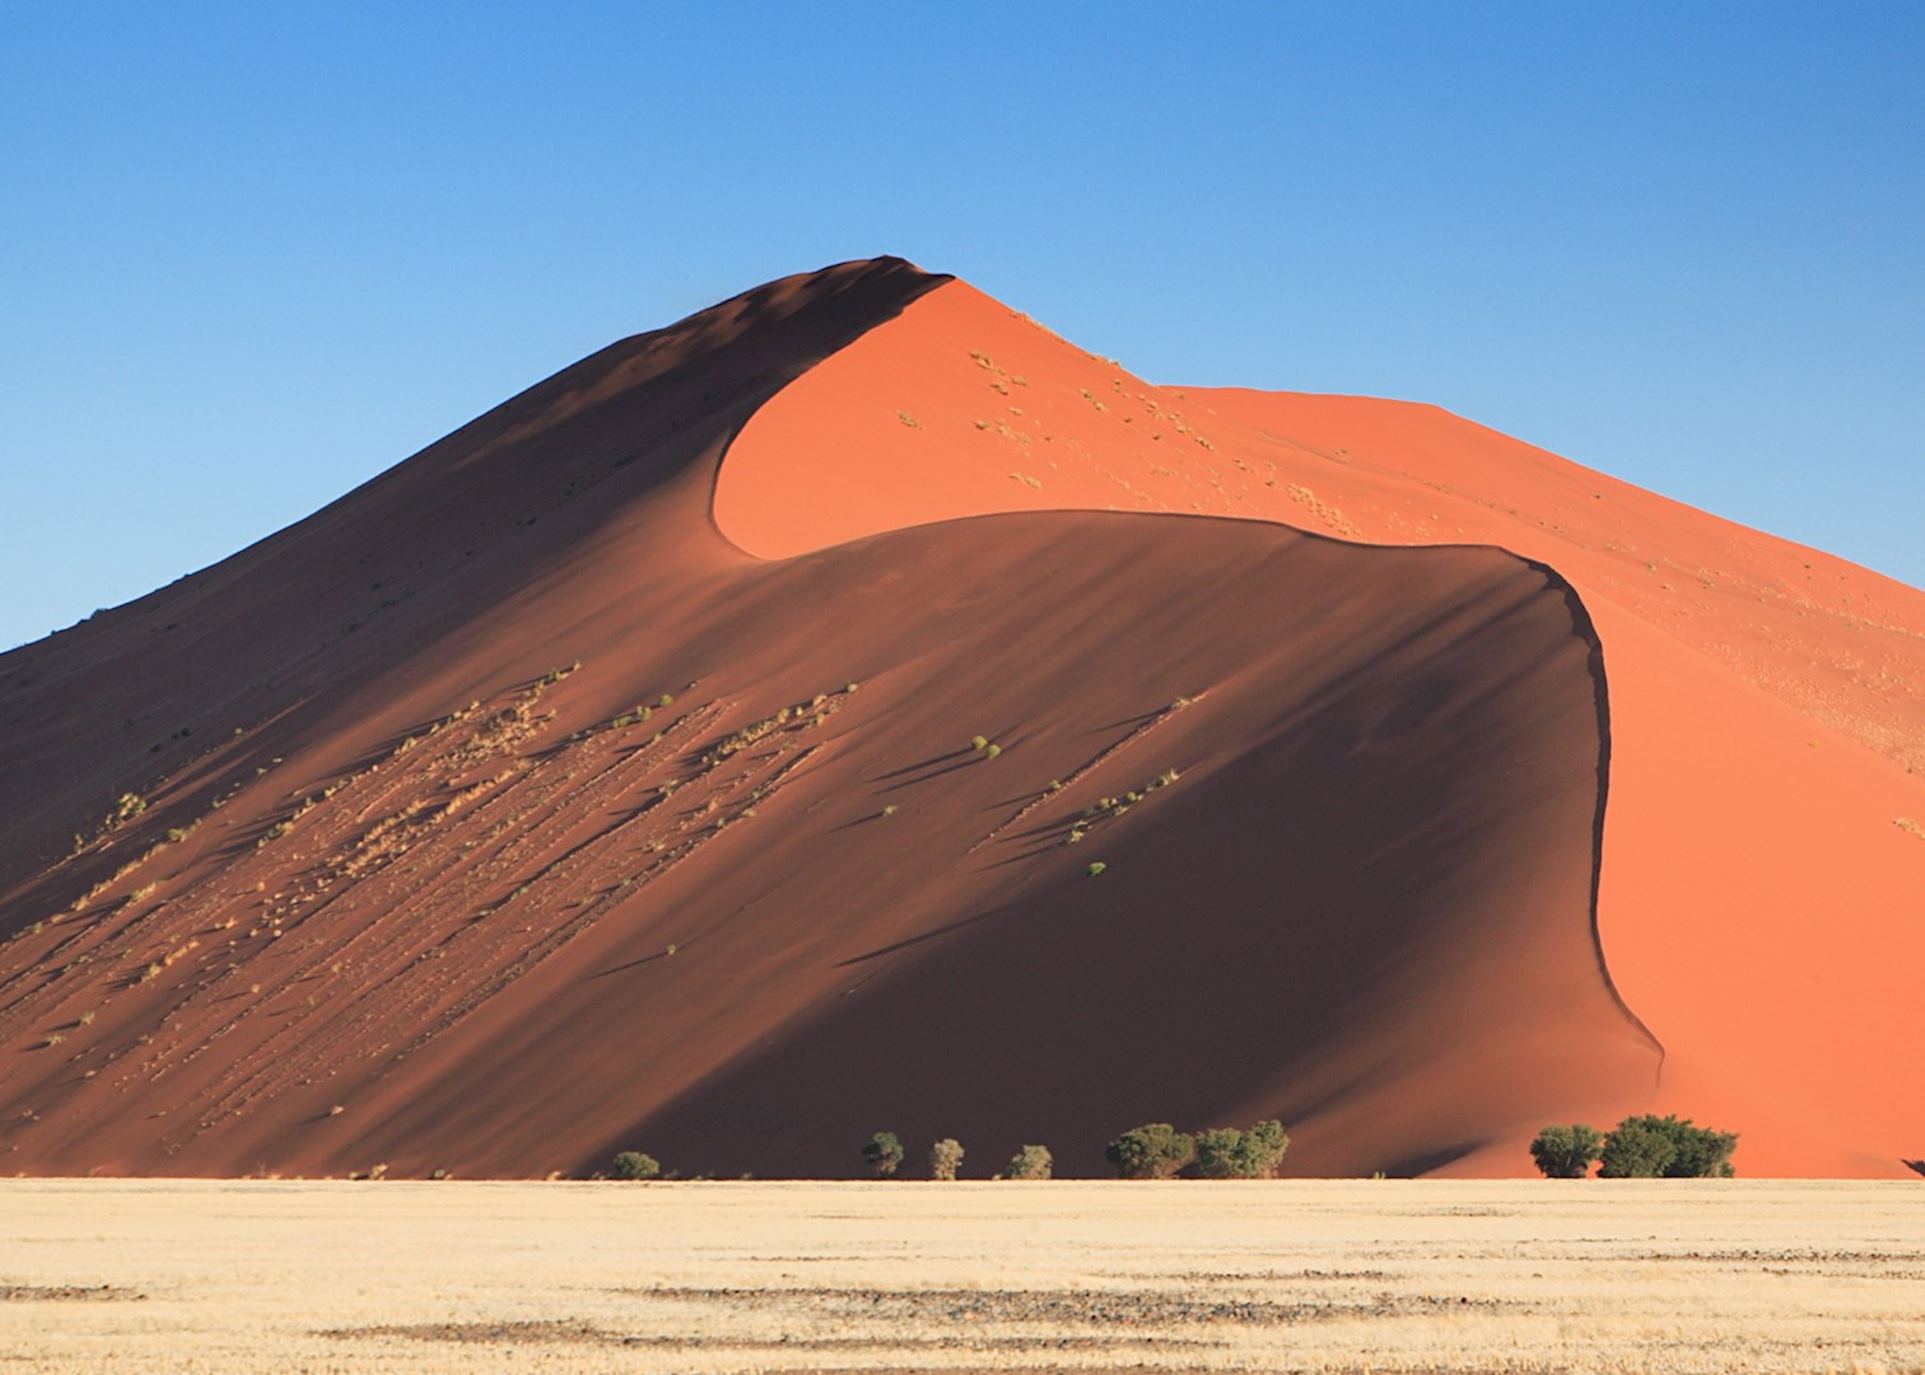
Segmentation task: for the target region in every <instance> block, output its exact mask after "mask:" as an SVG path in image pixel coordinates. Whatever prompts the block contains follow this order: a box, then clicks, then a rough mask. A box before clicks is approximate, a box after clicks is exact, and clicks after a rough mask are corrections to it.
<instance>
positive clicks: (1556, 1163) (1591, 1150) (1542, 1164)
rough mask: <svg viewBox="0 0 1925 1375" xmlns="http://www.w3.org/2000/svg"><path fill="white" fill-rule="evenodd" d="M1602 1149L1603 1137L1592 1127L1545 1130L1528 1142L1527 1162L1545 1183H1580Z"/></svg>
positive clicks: (1553, 1127) (1575, 1123) (1551, 1128)
mask: <svg viewBox="0 0 1925 1375" xmlns="http://www.w3.org/2000/svg"><path fill="white" fill-rule="evenodd" d="M1603 1149H1604V1135H1603V1133H1602V1132H1600V1131H1598V1129H1597V1128H1596V1127H1587V1126H1585V1125H1584V1124H1583V1123H1582V1122H1574V1123H1572V1124H1571V1125H1570V1126H1568V1127H1559V1126H1552V1127H1546V1128H1545V1129H1544V1130H1543V1131H1541V1132H1539V1133H1538V1134H1537V1139H1536V1140H1534V1141H1532V1142H1531V1159H1532V1160H1533V1161H1535V1162H1536V1163H1537V1168H1538V1172H1539V1173H1540V1174H1542V1175H1543V1176H1544V1177H1545V1178H1546V1179H1583V1178H1584V1177H1585V1176H1586V1175H1588V1174H1590V1173H1591V1166H1592V1165H1594V1164H1596V1163H1597V1158H1598V1154H1599V1152H1601V1151H1602V1150H1603Z"/></svg>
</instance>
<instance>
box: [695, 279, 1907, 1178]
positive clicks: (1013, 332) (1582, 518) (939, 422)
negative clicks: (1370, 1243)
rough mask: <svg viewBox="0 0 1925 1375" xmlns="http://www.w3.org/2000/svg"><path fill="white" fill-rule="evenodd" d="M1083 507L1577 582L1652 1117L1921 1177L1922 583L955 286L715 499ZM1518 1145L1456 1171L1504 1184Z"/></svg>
mask: <svg viewBox="0 0 1925 1375" xmlns="http://www.w3.org/2000/svg"><path fill="white" fill-rule="evenodd" d="M908 420H913V421H914V424H913V425H911V424H909V423H906V421H908ZM830 471H833V472H834V473H836V474H837V475H838V476H839V477H840V478H841V482H840V484H832V483H829V482H827V481H826V480H825V479H824V476H823V475H824V473H825V472H830ZM1074 507H1096V508H1103V509H1116V510H1142V511H1176V512H1195V513H1201V514H1208V515H1219V516H1237V517H1244V518H1255V519H1264V520H1274V521H1279V522H1282V523H1285V524H1289V525H1295V526H1298V527H1300V528H1303V529H1308V530H1316V531H1320V532H1323V533H1327V534H1330V535H1333V536H1336V537H1338V538H1341V539H1345V540H1352V541H1359V542H1367V543H1375V544H1397V545H1427V544H1461V543H1465V542H1470V543H1477V544H1487V545H1494V546H1497V547H1499V548H1503V549H1508V550H1511V551H1513V552H1515V553H1518V554H1521V555H1523V556H1525V557H1527V558H1530V559H1534V560H1539V561H1542V562H1543V563H1545V564H1547V565H1549V566H1551V567H1553V568H1555V569H1556V570H1557V571H1558V572H1559V573H1560V574H1562V575H1563V576H1564V577H1566V578H1568V579H1569V580H1570V582H1571V583H1572V585H1573V586H1574V587H1575V588H1576V589H1577V591H1578V593H1579V594H1580V595H1581V597H1582V598H1583V601H1584V603H1585V605H1586V607H1587V608H1588V609H1589V612H1590V614H1591V616H1592V618H1593V619H1594V621H1595V623H1596V627H1597V630H1598V633H1599V635H1600V636H1601V639H1602V642H1603V646H1604V659H1605V666H1606V671H1607V673H1608V676H1609V683H1610V721H1611V770H1610V802H1609V808H1608V812H1607V820H1606V826H1605V835H1604V844H1603V875H1602V891H1601V895H1600V903H1599V914H1598V915H1599V922H1600V926H1601V930H1602V935H1603V941H1604V948H1605V953H1606V956H1607V958H1608V961H1609V965H1610V969H1611V972H1612V975H1613V976H1614V978H1615V980H1616V982H1617V985H1618V987H1619V988H1620V989H1621V990H1622V992H1623V994H1624V996H1625V998H1626V1000H1627V1001H1628V1003H1629V1005H1630V1006H1631V1007H1632V1008H1633V1009H1635V1010H1636V1012H1637V1013H1638V1014H1639V1016H1640V1017H1641V1018H1642V1019H1643V1020H1644V1021H1645V1023H1646V1024H1647V1025H1649V1026H1650V1027H1651V1029H1652V1031H1653V1032H1654V1033H1655V1034H1656V1035H1657V1037H1658V1038H1659V1039H1660V1040H1661V1041H1662V1042H1663V1044H1664V1047H1665V1050H1666V1058H1665V1062H1664V1071H1663V1075H1662V1081H1661V1084H1660V1087H1659V1089H1658V1091H1657V1093H1656V1094H1655V1096H1654V1097H1653V1099H1652V1103H1653V1105H1654V1106H1655V1107H1657V1108H1659V1109H1660V1110H1676V1111H1679V1112H1684V1113H1694V1114H1696V1115H1697V1116H1698V1117H1699V1118H1700V1120H1705V1119H1711V1120H1716V1121H1718V1122H1720V1123H1722V1124H1725V1125H1727V1126H1730V1127H1733V1128H1737V1129H1740V1130H1742V1132H1743V1133H1744V1138H1745V1140H1744V1146H1743V1149H1742V1152H1741V1157H1740V1160H1741V1165H1742V1168H1743V1169H1744V1170H1745V1171H1747V1172H1749V1173H1758V1174H1827V1175H1860V1174H1874V1175H1878V1174H1895V1173H1901V1172H1902V1167H1900V1165H1899V1164H1898V1157H1899V1155H1900V1154H1901V1153H1902V1152H1904V1151H1906V1150H1908V1149H1909V1150H1911V1151H1912V1152H1913V1153H1914V1154H1915V1153H1916V1147H1915V1146H1913V1145H1912V1144H1911V1143H1915V1142H1917V1141H1919V1140H1925V1101H1921V1100H1920V1099H1919V1098H1918V1096H1917V1095H1916V1094H1915V1093H1912V1092H1910V1090H1909V1087H1908V1086H1909V1085H1911V1084H1912V1083H1914V1082H1915V1081H1916V1078H1917V1071H1916V1066H1917V1065H1918V1064H1919V1063H1920V1062H1921V1059H1925V1026H1921V1024H1920V1021H1919V1019H1918V1017H1917V1015H1916V1011H1915V1006H1916V1002H1917V995H1916V993H1915V992H1914V987H1915V985H1916V983H1917V980H1918V977H1919V971H1920V970H1921V969H1925V921H1922V920H1921V919H1920V909H1919V898H1918V894H1919V892H1920V889H1921V884H1922V883H1925V843H1921V840H1922V839H1925V837H1921V836H1920V835H1919V834H1918V833H1917V832H1914V831H1910V830H1908V829H1906V828H1905V827H1903V826H1901V825H1898V824H1895V823H1897V822H1898V821H1899V819H1901V818H1906V819H1921V818H1925V780H1922V779H1921V777H1920V774H1921V772H1925V594H1921V593H1920V592H1918V591H1917V590H1915V589H1912V588H1909V587H1906V586H1904V585H1902V584H1899V583H1896V582H1893V581H1891V580H1890V579H1887V578H1883V577H1880V576H1878V575H1877V574H1874V573H1870V572H1867V571H1866V570H1864V569H1861V568H1857V567H1854V566H1853V565H1851V564H1848V563H1845V562H1843V561H1841V560H1839V559H1835V558H1832V557H1829V556H1827V555H1824V554H1820V553H1818V552H1816V551H1814V550H1810V549H1805V548H1801V547H1799V546H1797V545H1793V544H1790V543H1787V542H1786V541H1783V540H1779V539H1774V538H1771V537H1770V536H1767V535H1762V534H1759V533H1758V532H1756V531H1752V530H1748V529H1745V528H1743V527H1741V526H1737V525H1733V524H1731V523H1729V522H1727V521H1722V520H1719V519H1717V518H1715V517H1712V516H1708V515H1705V514H1703V513H1701V512H1698V511H1694V510H1692V509H1690V508H1688V507H1685V506H1682V505H1679V504H1678V503H1676V502H1672V501H1668V500H1666V499H1664V498H1662V497H1659V496H1656V495H1654V494H1652V493H1649V492H1645V491H1642V490H1640V489H1638V488H1636V487H1632V486H1630V485H1628V484H1626V483H1622V482H1618V481H1616V480H1614V479H1612V478H1608V477H1605V476H1603V475H1602V474H1599V473H1596V472H1593V471H1591V470H1589V469H1586V468H1583V467H1580V466H1579V465H1577V464H1574V463H1570V462H1568V461H1566V460H1564V459H1561V458H1558V457H1557V456H1555V455H1553V454H1549V453H1546V452H1544V451H1543V450H1540V449H1535V448H1532V447H1531V446H1529V445H1527V444H1523V443H1520V442H1519V441H1517V440H1514V439H1510V438H1507V437H1506V436H1503V435H1500V434H1497V433H1496V432H1494V431H1491V430H1488V429H1485V428H1484V427H1482V426H1479V425H1475V424H1472V423H1470V422H1468V421H1465V420H1462V419H1459V418H1458V417H1456V416H1453V415H1451V414H1449V413H1448V412H1446V411H1443V410H1440V409H1438V408H1436V407H1433V406H1423V405H1413V404H1409V403H1404V402H1395V401H1379V400H1372V399H1368V398H1359V397H1328V396H1304V395H1298V394H1291V393H1262V392H1251V391H1241V390H1208V389H1199V388H1162V387H1155V386H1151V385H1149V384H1147V383H1145V382H1143V381H1141V380H1140V379H1138V378H1136V377H1133V376H1131V375H1130V374H1129V373H1127V372H1125V371H1123V370H1122V369H1121V368H1120V367H1118V366H1117V365H1116V364H1115V363H1113V362H1111V361H1109V360H1105V359H1101V358H1097V357H1094V356H1092V355H1090V354H1087V353H1085V352H1083V351H1082V350H1080V349H1077V348H1075V347H1073V346H1071V345H1069V344H1067V343H1065V342H1064V341H1063V340H1061V339H1060V338H1058V337H1057V336H1055V335H1054V334H1051V333H1050V332H1049V331H1047V330H1045V329H1043V328H1041V327H1040V326H1038V325H1036V324H1035V323H1034V322H1033V321H1031V320H1029V319H1028V318H1027V317H1025V316H1023V315H1020V314H1018V313H1016V312H1013V311H1011V310H1009V309H1008V308H1006V307H1004V306H1002V305H1000V304H998V303H997V302H995V301H993V300H991V299H989V298H988V297H986V296H984V295H982V294H981V293H980V292H977V291H975V290H974V289H972V288H970V287H969V286H967V285H965V284H963V283H960V282H957V283H952V284H950V285H948V286H945V287H943V288H942V289H941V290H939V291H936V292H933V293H931V294H930V295H929V296H927V297H925V298H924V299H922V300H921V301H919V302H917V303H916V304H915V305H914V306H912V307H911V308H910V309H909V310H907V311H905V312H904V313H903V315H902V316H901V317H900V318H899V319H897V320H895V321H893V322H891V323H890V324H888V325H886V326H884V327H882V328H880V329H878V330H876V331H874V332H873V333H871V334H869V335H866V336H865V337H864V338H863V339H861V340H859V341H858V342H857V343H856V344H855V345H853V346H851V347H850V348H849V349H847V350H845V351H844V352H842V353H840V354H838V355H837V356H836V357H834V358H832V359H831V360H829V361H828V362H827V363H826V364H824V365H823V366H822V367H820V368H818V369H816V370H814V371H812V372H811V373H810V374H809V375H808V377H806V378H805V379H803V381H802V382H801V383H799V384H798V385H797V386H795V387H792V388H790V389H789V390H787V391H785V392H783V393H782V394H781V395H780V396H778V397H776V398H775V399H774V400H773V401H772V402H771V403H770V405H769V406H767V407H765V408H764V409H763V410H762V411H761V412H759V413H758V414H757V416H756V417H755V419H754V420H753V421H752V422H751V424H750V425H749V426H748V427H747V429H746V430H745V432H744V434H743V436H742V438H741V440H740V441H739V442H738V443H737V444H736V446H735V447H734V449H733V450H732V451H731V454H730V458H729V462H728V464H727V466H726V467H725V468H724V470H723V481H722V483H721V486H720V487H719V489H718V491H717V494H716V503H715V509H716V516H717V520H718V522H719V523H720V525H721V526H722V528H723V530H724V531H725V532H726V533H727V534H728V535H729V536H730V537H731V538H732V539H734V540H735V541H736V542H737V543H739V544H740V545H742V547H744V548H745V549H748V550H749V551H751V552H753V553H757V554H761V555H763V556H765V557H783V556H790V555H794V554H796V553H798V552H801V551H803V550H807V549H812V548H818V547H821V546H824V545H827V544H830V543H834V542H836V541H839V540H845V539H849V538H853V537H856V536H858V535H861V534H864V533H867V532H869V531H872V530H878V529H888V528H895V527H899V526H903V525H907V524H911V523H914V522H917V521H927V520H937V519H942V518H945V517H951V516H957V515H966V514H977V513H982V512H988V511H997V510H1032V509H1033V510H1049V509H1064V508H1074ZM1602 1108H1603V1105H1602V1104H1600V1109H1599V1115H1602ZM1515 1145H1516V1143H1515V1142H1509V1141H1507V1142H1502V1143H1500V1149H1499V1150H1498V1152H1497V1153H1496V1154H1494V1155H1483V1156H1476V1157H1473V1158H1470V1159H1468V1160H1465V1161H1463V1162H1460V1165H1459V1167H1460V1168H1465V1169H1476V1170H1488V1171H1493V1172H1499V1173H1512V1172H1515V1171H1516V1169H1517V1162H1518V1157H1517V1155H1516V1153H1515Z"/></svg>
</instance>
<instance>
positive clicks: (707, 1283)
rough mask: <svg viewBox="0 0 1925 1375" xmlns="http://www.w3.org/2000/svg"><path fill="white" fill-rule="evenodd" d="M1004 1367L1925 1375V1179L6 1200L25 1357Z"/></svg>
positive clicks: (68, 1361)
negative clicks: (92, 1289) (1873, 1374)
mask: <svg viewBox="0 0 1925 1375" xmlns="http://www.w3.org/2000/svg"><path fill="white" fill-rule="evenodd" d="M99 1285H109V1286H113V1288H112V1289H110V1290H108V1291H106V1294H105V1295H89V1296H82V1295H78V1294H75V1293H72V1292H67V1293H64V1294H62V1293H59V1292H58V1291H59V1290H61V1289H62V1288H67V1289H69V1290H71V1289H72V1288H84V1287H87V1286H99ZM380 1329H385V1330H380ZM984 1367H1001V1368H1020V1369H1032V1370H1033V1369H1044V1368H1084V1369H1104V1368H1107V1369H1116V1368H1123V1367H1154V1368H1162V1369H1186V1368H1187V1369H1206V1368H1207V1369H1213V1370H1214V1369H1238V1370H1258V1369H1261V1370H1366V1369H1367V1370H1374V1371H1418V1370H1421V1371H1434V1370H1452V1371H1494V1370H1505V1371H1515V1370H1532V1371H1535V1370H1547V1371H1593V1370H1604V1371H1821V1370H1822V1371H1852V1370H1865V1371H1901V1370H1918V1369H1921V1368H1925V1183H1920V1184H1906V1183H1786V1182H1768V1181H1755V1182H1754V1181H1736V1182H1724V1183H1717V1182H1707V1183H1682V1182H1636V1183H1617V1184H1611V1183H1603V1182H1598V1181H1583V1182H1576V1183H1543V1182H1536V1181H1531V1182H1487V1181H1475V1182H1473V1181H1448V1182H1446V1181H1437V1182H1417V1183H1405V1182H1370V1181H1355V1182H1328V1183H1325V1182H1294V1181H1291V1182H1280V1183H1263V1184H1253V1183H1237V1184H1202V1183H1187V1182H1180V1183H1173V1184H1115V1183H1069V1182H1056V1183H1048V1184H1007V1183H1003V1184H995V1183H982V1184H969V1183H963V1184H949V1185H931V1184H908V1183H895V1184H883V1185H869V1184H829V1183H782V1184H777V1183H728V1184H677V1185H619V1184H564V1183H549V1184H533V1183H529V1184H523V1183H504V1184H486V1183H473V1184H470V1183H401V1182H384V1183H360V1184H351V1183H297V1182H287V1181H274V1182H268V1181H260V1182H254V1181H247V1182H240V1181H236V1182H222V1183H213V1182H178V1181H166V1182H140V1181H36V1180H9V1181H5V1182H3V1183H0V1368H20V1369H26V1370H34V1371H50V1372H52V1371H107V1370H112V1371H141V1372H147V1371H154V1372H160V1371H177V1370H196V1371H208V1370H218V1371H264V1372H265V1371H272V1372H277V1375H278V1373H279V1372H290V1371H456V1370H459V1371H463V1372H480V1371H496V1370H504V1371H505V1370H513V1371H530V1370H541V1371H604V1370H616V1371H711V1370H713V1371H734V1370H778V1369H779V1370H795V1369H858V1368H861V1369H895V1370H906V1369H921V1370H935V1369H949V1370H956V1369H964V1368H984Z"/></svg>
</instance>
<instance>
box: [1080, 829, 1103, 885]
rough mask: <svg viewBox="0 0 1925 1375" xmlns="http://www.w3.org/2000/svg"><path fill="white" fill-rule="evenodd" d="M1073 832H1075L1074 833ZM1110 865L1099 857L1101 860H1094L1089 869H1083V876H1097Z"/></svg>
mask: <svg viewBox="0 0 1925 1375" xmlns="http://www.w3.org/2000/svg"><path fill="white" fill-rule="evenodd" d="M1072 834H1074V833H1072ZM1109 867H1110V866H1109V865H1107V864H1105V863H1103V861H1102V860H1100V859H1099V860H1095V861H1093V862H1092V863H1091V864H1090V866H1089V868H1087V869H1085V870H1083V877H1085V878H1095V877H1097V876H1098V875H1099V874H1101V873H1102V872H1103V871H1104V870H1105V869H1107V868H1109Z"/></svg>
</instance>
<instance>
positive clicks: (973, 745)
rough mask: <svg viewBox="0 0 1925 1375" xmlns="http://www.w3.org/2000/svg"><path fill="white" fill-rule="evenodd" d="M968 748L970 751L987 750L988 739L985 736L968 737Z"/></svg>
mask: <svg viewBox="0 0 1925 1375" xmlns="http://www.w3.org/2000/svg"><path fill="white" fill-rule="evenodd" d="M969 748H970V749H972V750H986V749H988V748H989V737H988V736H987V735H972V736H970V737H969Z"/></svg>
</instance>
